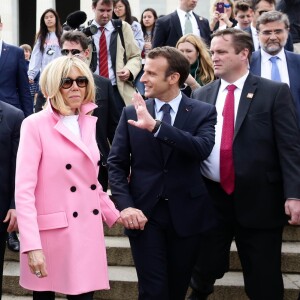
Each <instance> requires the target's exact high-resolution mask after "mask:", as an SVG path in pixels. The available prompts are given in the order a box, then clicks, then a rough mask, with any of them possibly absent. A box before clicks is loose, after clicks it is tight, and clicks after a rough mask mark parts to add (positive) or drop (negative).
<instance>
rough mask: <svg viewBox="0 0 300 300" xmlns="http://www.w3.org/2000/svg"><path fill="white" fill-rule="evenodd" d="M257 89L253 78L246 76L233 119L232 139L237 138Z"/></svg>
mask: <svg viewBox="0 0 300 300" xmlns="http://www.w3.org/2000/svg"><path fill="white" fill-rule="evenodd" d="M256 88H257V80H256V78H255V76H253V75H251V73H250V74H249V75H248V77H247V79H246V81H245V84H244V87H243V90H242V94H241V98H240V103H239V107H238V111H237V116H236V119H235V126H234V139H235V137H236V136H237V134H238V132H239V129H240V128H241V125H242V123H243V121H244V119H245V117H246V115H247V112H248V110H249V107H250V105H251V102H252V101H253V99H254V97H255V91H256Z"/></svg>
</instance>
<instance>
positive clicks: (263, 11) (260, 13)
mask: <svg viewBox="0 0 300 300" xmlns="http://www.w3.org/2000/svg"><path fill="white" fill-rule="evenodd" d="M265 12H268V10H261V11H258V14H259V15H260V16H261V15H262V14H263V13H265Z"/></svg>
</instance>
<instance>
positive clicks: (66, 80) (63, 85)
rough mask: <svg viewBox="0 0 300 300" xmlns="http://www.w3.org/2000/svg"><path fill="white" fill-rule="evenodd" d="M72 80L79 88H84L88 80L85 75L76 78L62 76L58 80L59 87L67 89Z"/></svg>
mask: <svg viewBox="0 0 300 300" xmlns="http://www.w3.org/2000/svg"><path fill="white" fill-rule="evenodd" d="M74 81H75V82H76V84H77V86H78V87H80V88H84V87H86V86H87V85H88V83H89V81H88V79H87V78H86V77H85V76H80V77H77V78H76V79H72V78H70V77H67V78H62V79H61V82H60V87H61V88H63V89H69V88H70V87H71V86H72V85H73V83H74Z"/></svg>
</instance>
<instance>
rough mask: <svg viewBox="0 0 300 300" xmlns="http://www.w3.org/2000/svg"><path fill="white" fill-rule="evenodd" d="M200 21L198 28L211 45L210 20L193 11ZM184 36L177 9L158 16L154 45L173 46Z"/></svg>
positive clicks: (206, 41)
mask: <svg viewBox="0 0 300 300" xmlns="http://www.w3.org/2000/svg"><path fill="white" fill-rule="evenodd" d="M193 14H194V16H195V18H196V21H197V23H198V28H199V32H200V36H201V38H202V39H203V40H204V41H205V43H206V44H207V45H208V46H209V45H210V40H211V37H210V34H211V33H210V28H209V23H208V20H207V19H205V18H203V17H201V16H199V15H197V14H195V13H193ZM182 36H183V32H182V29H181V25H180V20H179V17H178V14H177V11H174V12H172V13H171V14H168V15H166V16H164V17H161V18H158V19H157V20H156V22H155V29H154V36H153V40H152V46H153V48H155V47H162V46H171V47H175V46H176V43H177V41H178V40H179V39H180V38H181V37H182Z"/></svg>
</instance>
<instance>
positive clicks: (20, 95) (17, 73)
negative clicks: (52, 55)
mask: <svg viewBox="0 0 300 300" xmlns="http://www.w3.org/2000/svg"><path fill="white" fill-rule="evenodd" d="M0 74H1V76H0V99H1V100H2V101H4V102H7V103H9V104H11V105H13V106H15V107H17V108H20V109H21V110H23V112H24V114H25V116H26V117H27V116H29V115H30V114H32V113H33V99H32V97H31V95H30V90H29V81H28V76H27V66H26V61H25V58H24V51H23V49H21V48H18V47H15V46H12V45H8V44H6V43H4V42H3V44H2V52H1V57H0Z"/></svg>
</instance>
